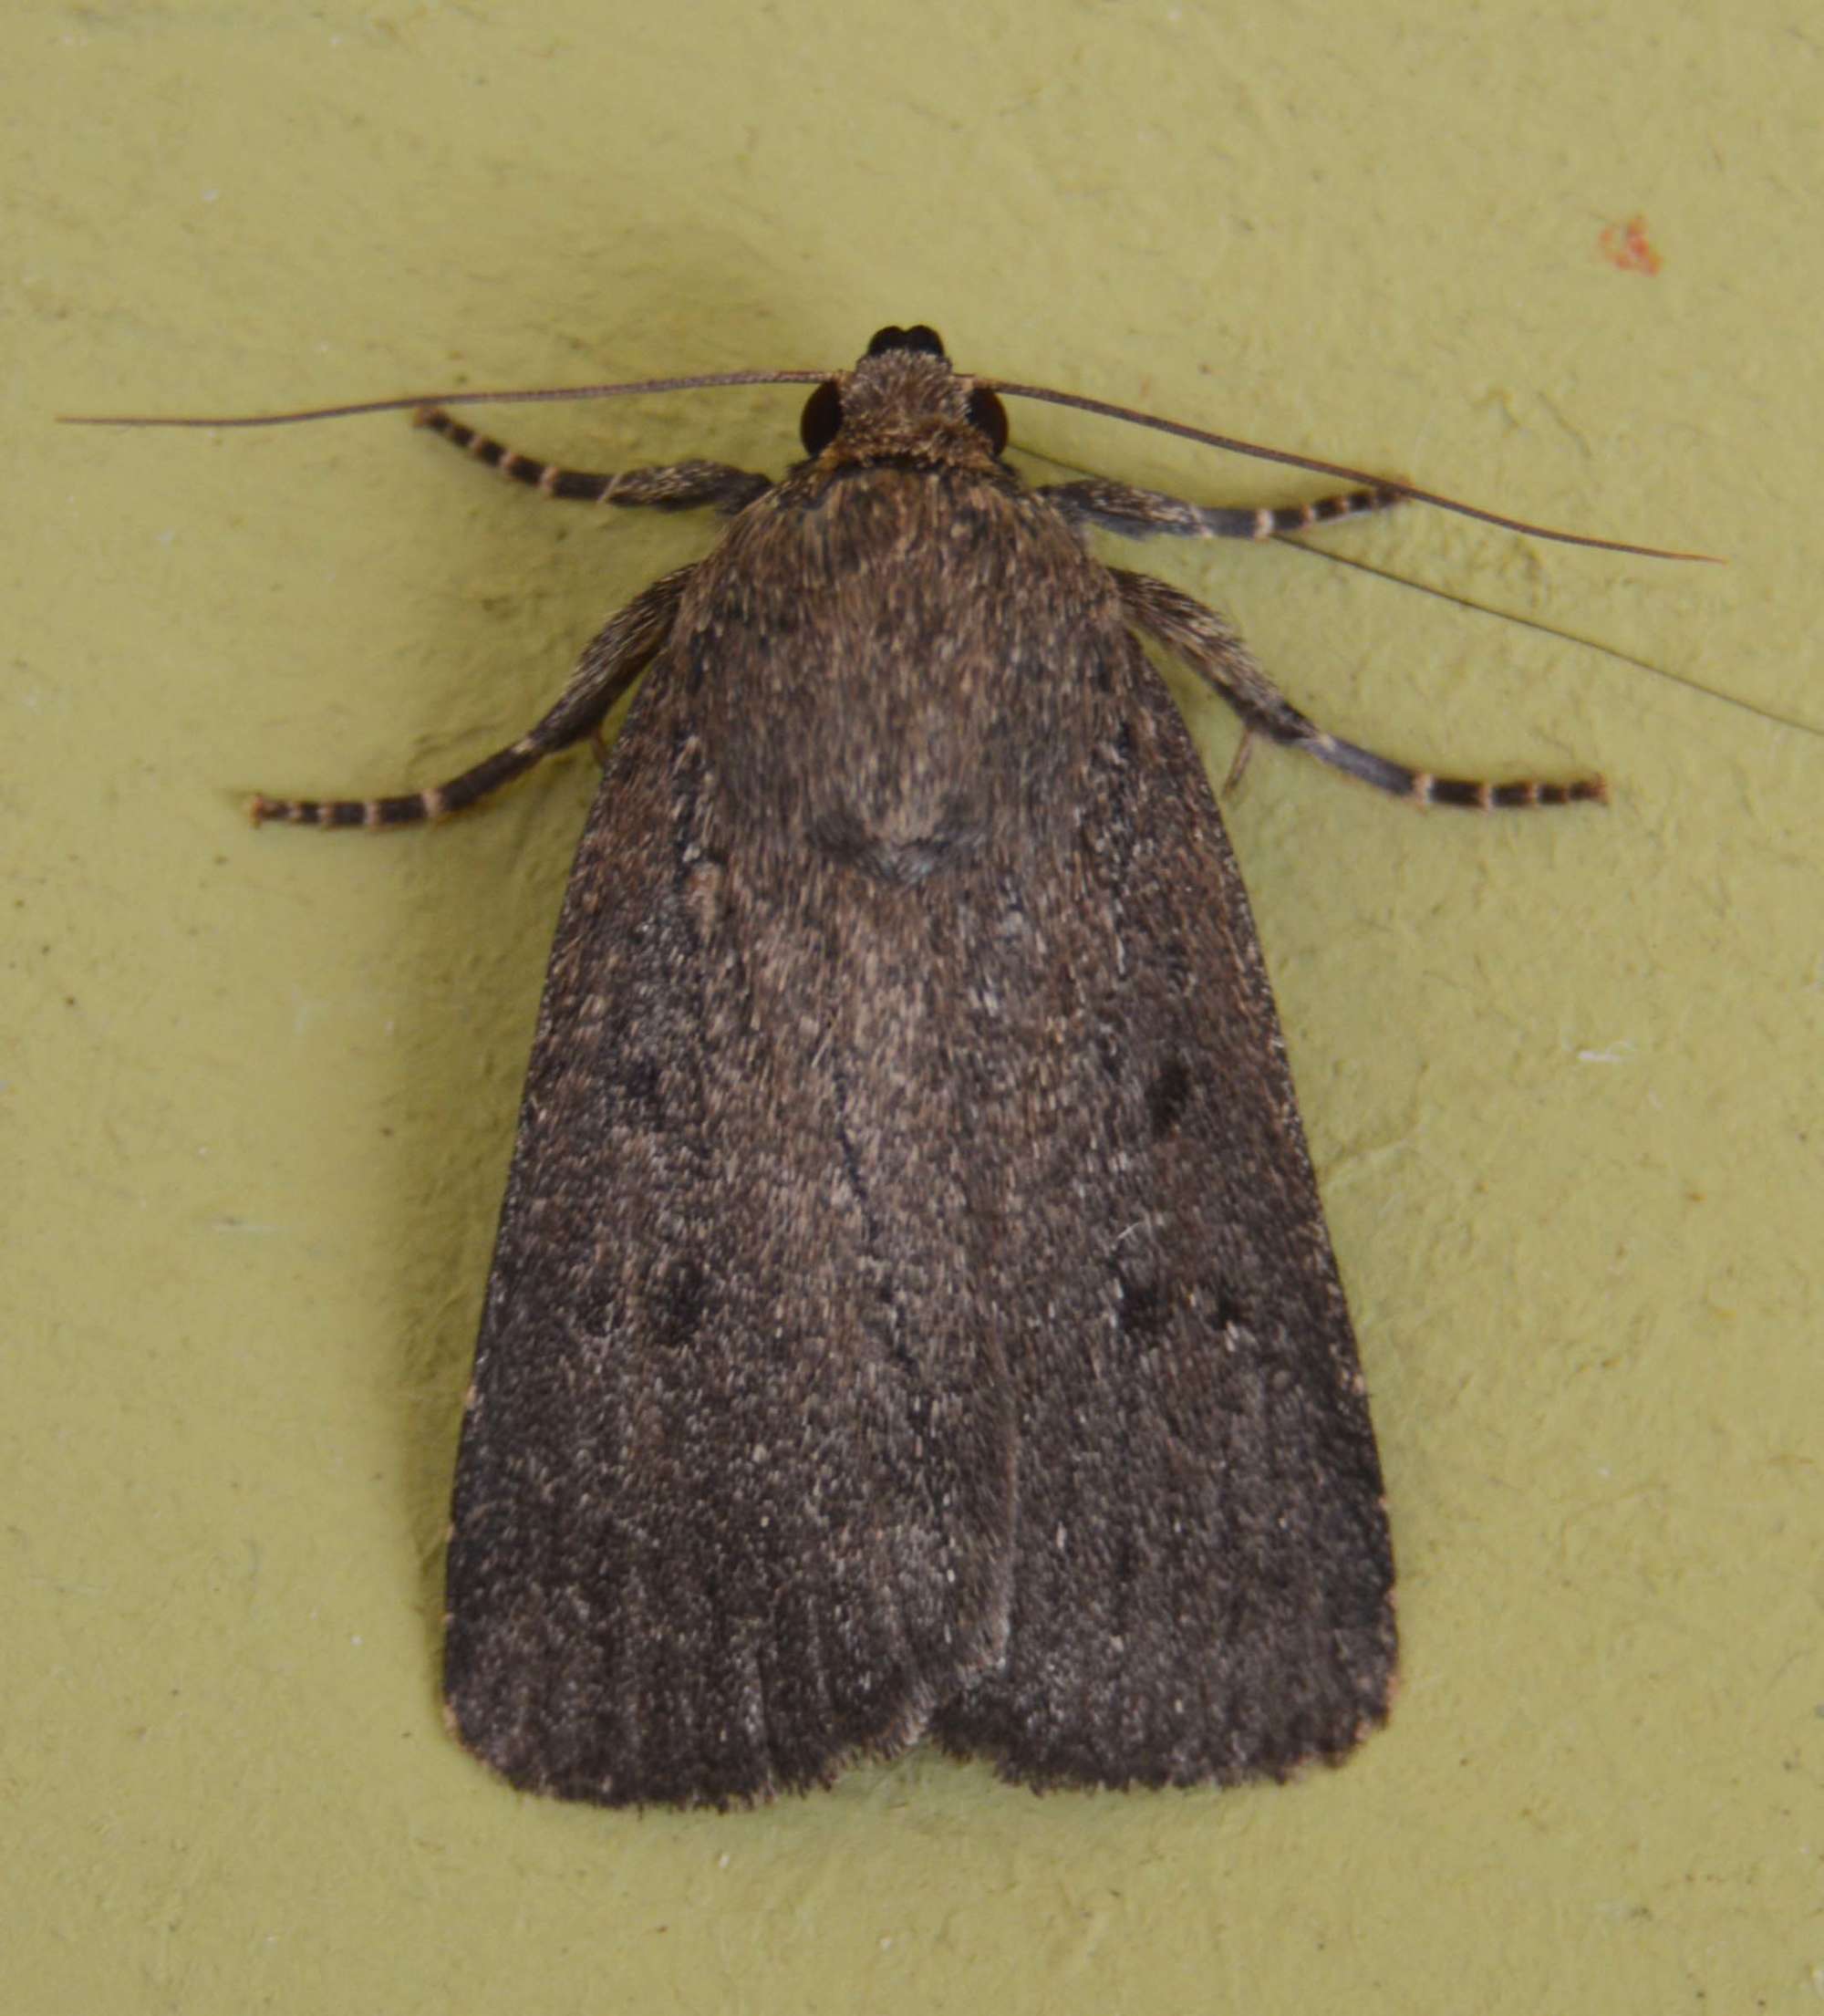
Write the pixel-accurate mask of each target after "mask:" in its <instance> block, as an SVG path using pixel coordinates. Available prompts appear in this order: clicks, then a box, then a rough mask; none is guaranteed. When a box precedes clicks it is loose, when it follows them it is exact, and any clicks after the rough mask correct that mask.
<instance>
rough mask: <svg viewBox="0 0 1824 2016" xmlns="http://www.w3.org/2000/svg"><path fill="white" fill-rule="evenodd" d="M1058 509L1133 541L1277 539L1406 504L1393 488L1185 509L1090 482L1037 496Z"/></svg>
mask: <svg viewBox="0 0 1824 2016" xmlns="http://www.w3.org/2000/svg"><path fill="white" fill-rule="evenodd" d="M1035 494H1037V495H1038V496H1041V497H1043V498H1045V499H1046V500H1047V501H1048V502H1049V503H1051V504H1055V505H1056V506H1057V508H1058V509H1059V510H1060V511H1062V513H1063V514H1064V515H1065V516H1066V517H1067V518H1069V519H1071V520H1072V521H1073V523H1074V524H1077V525H1095V526H1097V527H1099V528H1100V529H1101V530H1102V531H1104V532H1115V533H1119V534H1120V535H1122V536H1123V537H1124V538H1128V539H1152V538H1156V537H1158V536H1159V535H1162V534H1163V535H1165V536H1166V537H1167V538H1173V539H1273V538H1277V537H1278V536H1279V535H1280V534H1281V533H1286V532H1304V531H1307V530H1309V529H1310V527H1311V526H1312V525H1332V524H1334V523H1335V521H1336V520H1337V519H1339V518H1359V517H1361V516H1362V515H1363V513H1365V512H1370V511H1385V510H1387V509H1388V508H1389V507H1390V506H1392V505H1394V504H1403V503H1404V501H1405V492H1404V491H1403V490H1396V489H1394V488H1393V487H1392V486H1391V485H1389V484H1377V485H1376V486H1375V487H1374V488H1373V489H1372V490H1345V491H1344V492H1342V494H1340V495H1338V496H1334V497H1319V498H1317V499H1315V500H1314V501H1313V502H1312V503H1311V504H1280V505H1279V506H1278V507H1276V508H1275V507H1270V506H1267V505H1262V506H1260V507H1259V508H1258V509H1256V508H1254V507H1252V506H1249V505H1242V504H1235V505H1229V504H1186V503H1185V502H1184V500H1183V499H1182V498H1180V497H1168V496H1167V495H1166V494H1165V492H1164V491H1161V490H1136V489H1135V488H1134V486H1133V485H1132V484H1131V483H1104V481H1103V480H1102V479H1101V478H1100V477H1091V478H1089V479H1088V480H1087V481H1085V482H1083V483H1048V484H1046V485H1044V486H1042V488H1041V489H1040V490H1039V491H1037V492H1036V493H1035Z"/></svg>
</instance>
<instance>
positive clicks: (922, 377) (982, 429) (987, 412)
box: [798, 322, 1007, 462]
mask: <svg viewBox="0 0 1824 2016" xmlns="http://www.w3.org/2000/svg"><path fill="white" fill-rule="evenodd" d="M798 432H799V435H800V438H801V439H802V440H803V443H804V452H805V453H806V454H808V455H813V456H821V455H824V453H826V452H829V453H832V454H834V456H835V457H836V458H837V459H838V460H841V461H844V462H868V461H872V460H874V459H876V457H880V456H886V455H893V456H907V455H909V456H912V457H914V458H915V459H917V460H919V461H930V462H970V461H978V462H979V461H980V460H982V459H983V458H984V457H986V458H987V459H990V460H992V459H993V458H994V457H996V456H998V455H999V454H1000V452H1001V450H1002V449H1003V448H1005V447H1006V446H1007V413H1006V410H1005V408H1003V407H1002V405H1001V403H1000V400H998V399H997V398H996V397H995V395H994V394H993V393H992V392H990V391H988V390H983V389H982V388H980V387H978V386H977V385H976V383H975V381H974V380H973V379H968V378H962V377H959V375H958V374H957V372H956V371H955V370H953V369H951V367H950V360H949V359H948V357H947V356H946V355H945V354H944V341H943V338H941V337H940V336H939V335H938V332H937V330H936V329H932V328H928V327H926V326H925V324H924V323H922V322H917V323H914V324H913V326H912V327H910V328H909V329H902V328H900V327H897V325H896V324H889V325H888V327H886V328H884V329H878V330H876V332H875V336H874V339H873V341H872V342H870V343H869V345H868V347H867V352H866V355H865V356H864V357H862V358H860V359H857V360H856V363H855V369H854V370H852V371H845V372H843V373H841V374H840V376H838V377H835V378H826V379H824V382H823V383H822V384H821V385H820V386H818V388H817V389H816V390H815V391H814V392H813V393H812V394H811V396H810V398H809V399H808V400H805V402H804V410H803V414H802V415H801V416H800V418H799V421H798Z"/></svg>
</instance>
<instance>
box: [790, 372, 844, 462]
mask: <svg viewBox="0 0 1824 2016" xmlns="http://www.w3.org/2000/svg"><path fill="white" fill-rule="evenodd" d="M842 424H843V395H842V394H841V393H840V392H839V391H838V390H836V381H835V379H833V378H826V379H824V382H823V383H822V384H821V385H820V386H818V388H817V390H815V391H814V392H813V393H812V394H811V396H810V398H809V399H807V400H805V401H804V410H803V412H802V413H801V414H800V415H799V416H798V438H799V440H800V441H802V442H803V443H804V452H805V453H806V454H807V455H821V454H822V453H823V452H824V449H826V448H827V447H828V446H829V445H830V443H831V442H833V441H834V440H835V438H836V435H837V433H838V432H839V431H841V428H842Z"/></svg>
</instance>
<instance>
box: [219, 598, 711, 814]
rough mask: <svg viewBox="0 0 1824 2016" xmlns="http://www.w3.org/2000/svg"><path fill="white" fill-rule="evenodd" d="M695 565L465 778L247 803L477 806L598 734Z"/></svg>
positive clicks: (652, 650)
mask: <svg viewBox="0 0 1824 2016" xmlns="http://www.w3.org/2000/svg"><path fill="white" fill-rule="evenodd" d="M695 571H696V569H695V567H694V566H688V567H679V569H678V570H677V571H676V572H675V573H673V574H668V575H665V576H663V577H661V578H660V579H658V580H657V581H655V582H654V583H653V584H652V586H651V587H649V588H648V589H647V590H646V592H645V593H644V594H643V595H640V596H638V597H637V598H635V599H634V600H633V601H631V602H629V603H628V604H627V608H624V609H622V610H621V611H620V613H619V614H618V615H617V616H616V617H615V618H612V620H611V621H610V622H609V623H608V624H607V625H606V628H604V629H603V630H602V631H601V633H600V634H599V635H598V636H597V637H596V639H595V640H594V641H593V642H592V643H591V644H590V646H589V648H588V649H586V651H585V652H584V653H583V655H582V657H581V659H579V660H577V664H576V670H575V671H574V672H573V673H572V674H571V675H570V682H569V684H568V685H567V686H565V689H564V691H563V692H561V693H560V694H559V695H558V697H557V702H556V704H555V705H554V707H553V708H552V709H551V710H550V712H548V713H546V714H545V715H544V718H543V719H542V720H541V721H540V722H538V723H537V724H536V726H534V727H533V728H531V729H528V730H527V732H526V733H524V734H523V735H522V736H521V737H520V738H519V740H518V741H517V742H515V743H509V744H508V746H507V747H506V748H504V749H497V750H496V751H495V752H494V753H493V754H492V756H484V757H483V758H482V761H481V762H480V763H478V764H475V765H474V766H473V767H472V769H469V770H465V771H463V772H462V773H461V775H460V776H455V777H451V778H450V779H449V780H448V781H447V782H446V783H443V784H440V785H433V786H432V787H431V788H430V790H429V791H412V792H407V793H405V794H403V795H400V796H399V797H394V798H327V799H316V798H268V797H265V796H263V795H262V796H256V797H254V798H253V799H251V800H250V801H249V803H248V806H247V810H248V813H249V814H250V815H251V816H252V818H253V821H254V825H255V826H262V825H264V823H265V822H266V821H267V820H269V819H283V820H285V821H287V822H288V823H289V824H290V825H292V826H366V827H368V828H369V829H373V828H377V827H381V826H416V825H418V824H419V823H420V821H422V820H426V819H432V820H435V819H447V818H448V817H449V816H451V813H453V812H461V811H462V810H463V809H464V807H465V806H468V805H473V804H475V803H476V801H477V800H478V799H481V798H484V797H486V796H487V795H488V794H489V793H490V792H491V791H494V790H497V789H498V788H499V787H500V786H501V785H503V784H505V783H507V782H508V781H509V779H511V778H513V777H517V776H520V775H522V774H523V773H524V772H526V771H528V770H530V769H531V768H532V767H533V765H534V764H537V763H542V762H543V761H544V758H545V757H546V756H549V755H551V754H553V753H555V752H556V751H557V750H559V749H565V748H568V747H569V745H570V744H571V743H575V742H581V741H583V740H585V739H586V737H589V736H592V735H593V734H595V733H596V730H597V729H598V728H599V727H600V725H601V723H602V721H603V718H604V717H605V716H606V713H607V712H608V710H609V708H611V707H612V706H613V705H614V703H615V702H616V701H617V700H618V699H619V698H620V697H621V695H622V694H623V693H624V692H626V691H627V688H628V687H629V686H631V685H632V684H633V682H634V681H635V680H636V679H637V678H638V676H639V674H640V673H641V672H642V671H644V670H645V669H646V667H647V666H648V664H650V663H651V661H652V660H653V659H654V658H655V657H656V656H657V655H658V652H659V651H660V650H661V649H663V648H664V645H665V640H666V639H667V638H668V637H669V636H670V634H671V623H672V618H674V617H675V616H676V615H677V613H678V601H679V597H680V596H681V595H682V594H683V592H684V585H685V583H686V582H687V581H689V578H690V576H691V575H692V574H693V573H694V572H695Z"/></svg>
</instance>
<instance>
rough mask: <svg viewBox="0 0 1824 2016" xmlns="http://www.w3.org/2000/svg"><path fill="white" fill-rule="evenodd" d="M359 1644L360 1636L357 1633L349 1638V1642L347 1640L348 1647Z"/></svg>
mask: <svg viewBox="0 0 1824 2016" xmlns="http://www.w3.org/2000/svg"><path fill="white" fill-rule="evenodd" d="M360 1642H361V1634H360V1633H359V1632H358V1631H357V1632H355V1633H353V1634H352V1635H351V1636H350V1637H349V1640H348V1643H349V1644H350V1645H359V1644H360Z"/></svg>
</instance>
